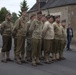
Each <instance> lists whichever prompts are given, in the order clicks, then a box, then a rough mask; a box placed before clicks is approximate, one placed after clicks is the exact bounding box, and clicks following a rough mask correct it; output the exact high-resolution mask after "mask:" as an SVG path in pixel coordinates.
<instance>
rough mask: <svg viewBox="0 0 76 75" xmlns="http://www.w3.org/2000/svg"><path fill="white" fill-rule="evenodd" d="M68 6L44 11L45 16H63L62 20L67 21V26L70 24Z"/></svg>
mask: <svg viewBox="0 0 76 75" xmlns="http://www.w3.org/2000/svg"><path fill="white" fill-rule="evenodd" d="M68 8H69V7H68V6H64V7H58V8H51V9H48V10H43V11H42V12H43V14H46V15H47V14H51V15H55V16H56V15H60V16H61V20H63V19H66V21H67V24H68V23H69V19H68Z"/></svg>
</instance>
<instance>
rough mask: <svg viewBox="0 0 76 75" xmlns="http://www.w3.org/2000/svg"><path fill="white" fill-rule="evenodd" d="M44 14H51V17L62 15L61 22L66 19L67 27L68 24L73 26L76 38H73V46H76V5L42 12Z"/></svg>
mask: <svg viewBox="0 0 76 75" xmlns="http://www.w3.org/2000/svg"><path fill="white" fill-rule="evenodd" d="M33 13H34V14H36V12H32V13H29V16H30V15H31V14H33ZM42 13H43V14H45V15H48V14H51V15H61V20H63V19H66V21H67V26H66V27H68V24H71V25H72V28H73V30H74V37H73V44H76V5H69V6H63V7H57V8H51V9H48V10H47V9H46V10H42Z"/></svg>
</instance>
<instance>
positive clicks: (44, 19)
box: [40, 14, 47, 60]
mask: <svg viewBox="0 0 76 75" xmlns="http://www.w3.org/2000/svg"><path fill="white" fill-rule="evenodd" d="M41 21H42V22H43V27H44V24H45V22H46V21H47V19H46V16H45V14H44V15H42V18H41ZM43 46H44V39H43V38H42V45H41V52H40V54H41V55H40V59H41V60H44V47H43Z"/></svg>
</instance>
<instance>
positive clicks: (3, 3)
mask: <svg viewBox="0 0 76 75" xmlns="http://www.w3.org/2000/svg"><path fill="white" fill-rule="evenodd" d="M22 1H23V0H0V9H1V8H2V7H6V8H7V10H9V11H10V12H16V13H18V11H19V10H20V3H21V2H22ZM26 1H27V4H28V6H29V8H31V7H32V6H33V5H34V4H35V2H36V0H26Z"/></svg>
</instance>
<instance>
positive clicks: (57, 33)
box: [52, 15, 62, 61]
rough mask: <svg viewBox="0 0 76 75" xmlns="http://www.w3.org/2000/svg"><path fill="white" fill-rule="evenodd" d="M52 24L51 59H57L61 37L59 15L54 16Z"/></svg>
mask: <svg viewBox="0 0 76 75" xmlns="http://www.w3.org/2000/svg"><path fill="white" fill-rule="evenodd" d="M53 25H54V33H55V35H54V43H53V51H52V52H53V61H57V60H59V56H58V54H59V50H60V47H61V37H62V26H61V23H60V16H59V15H58V16H56V17H55V22H54V23H53Z"/></svg>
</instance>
